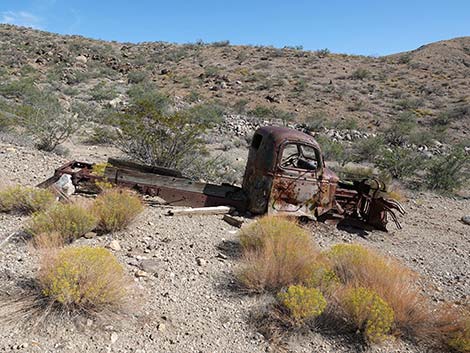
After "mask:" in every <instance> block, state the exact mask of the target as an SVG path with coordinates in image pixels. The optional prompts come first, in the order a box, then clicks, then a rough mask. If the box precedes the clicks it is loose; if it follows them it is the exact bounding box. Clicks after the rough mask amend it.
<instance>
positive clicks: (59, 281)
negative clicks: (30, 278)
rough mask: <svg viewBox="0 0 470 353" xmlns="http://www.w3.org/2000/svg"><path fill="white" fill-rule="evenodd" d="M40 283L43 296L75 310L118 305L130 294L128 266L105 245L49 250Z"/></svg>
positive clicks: (44, 257) (41, 269)
mask: <svg viewBox="0 0 470 353" xmlns="http://www.w3.org/2000/svg"><path fill="white" fill-rule="evenodd" d="M38 282H39V284H40V286H41V289H42V293H43V295H45V296H46V297H49V298H50V299H51V300H52V301H54V302H56V303H58V304H60V305H62V306H64V307H66V308H72V309H75V308H78V309H86V310H99V309H102V308H105V307H112V306H118V305H120V304H121V303H122V302H123V300H124V299H125V297H126V294H127V290H126V288H127V280H126V277H125V273H124V269H123V267H122V266H121V265H120V264H119V262H118V261H117V259H116V258H115V257H114V255H113V254H111V253H110V252H109V251H108V250H106V249H104V248H92V247H87V246H82V247H66V248H63V249H60V250H59V251H57V252H56V253H53V254H51V253H50V252H45V253H44V255H43V258H42V259H41V268H40V271H39V274H38Z"/></svg>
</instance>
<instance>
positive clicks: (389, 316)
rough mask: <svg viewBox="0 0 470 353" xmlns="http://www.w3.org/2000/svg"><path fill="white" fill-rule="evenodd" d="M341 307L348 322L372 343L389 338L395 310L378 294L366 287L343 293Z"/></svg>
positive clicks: (349, 289) (354, 288) (350, 289)
mask: <svg viewBox="0 0 470 353" xmlns="http://www.w3.org/2000/svg"><path fill="white" fill-rule="evenodd" d="M341 306H342V308H343V310H344V312H345V313H346V316H347V320H348V321H349V322H350V323H351V324H353V325H354V326H355V327H356V328H357V329H359V330H360V331H361V333H362V334H363V335H364V338H366V339H367V340H368V341H370V342H375V343H378V342H381V341H383V340H385V339H386V338H387V335H388V334H389V333H390V331H391V329H392V325H393V322H394V313H393V309H392V308H391V307H390V306H389V305H388V303H387V302H386V301H385V300H384V299H383V298H381V297H380V296H379V295H378V294H377V293H376V292H374V291H373V290H371V289H368V288H364V287H352V288H348V289H346V290H344V291H343V295H342V297H341Z"/></svg>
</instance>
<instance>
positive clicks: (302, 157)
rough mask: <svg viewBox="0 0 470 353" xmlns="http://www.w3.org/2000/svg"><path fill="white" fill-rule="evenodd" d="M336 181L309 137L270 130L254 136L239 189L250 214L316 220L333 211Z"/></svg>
mask: <svg viewBox="0 0 470 353" xmlns="http://www.w3.org/2000/svg"><path fill="white" fill-rule="evenodd" d="M338 181H339V178H338V177H337V176H336V174H335V173H334V172H333V171H331V170H330V169H328V168H327V167H326V166H325V163H324V160H323V155H322V152H321V148H320V146H319V144H318V143H317V142H316V141H315V139H314V138H313V137H312V136H310V135H308V134H306V133H303V132H301V131H297V130H292V129H288V128H283V127H272V126H269V127H262V128H259V129H258V130H256V132H255V134H254V135H253V139H252V142H251V146H250V149H249V154H248V161H247V164H246V169H245V174H244V177H243V186H242V188H243V191H244V192H245V194H246V195H247V199H248V205H247V209H248V211H250V212H252V213H253V214H263V213H268V214H287V215H292V216H306V217H308V218H316V217H318V216H320V215H322V214H324V213H326V212H328V211H329V210H331V209H332V208H334V207H335V192H336V188H337V185H338Z"/></svg>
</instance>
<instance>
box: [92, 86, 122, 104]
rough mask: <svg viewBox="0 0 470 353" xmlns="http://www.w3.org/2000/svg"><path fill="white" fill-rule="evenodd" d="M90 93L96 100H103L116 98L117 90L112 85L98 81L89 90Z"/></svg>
mask: <svg viewBox="0 0 470 353" xmlns="http://www.w3.org/2000/svg"><path fill="white" fill-rule="evenodd" d="M90 95H91V97H92V98H93V99H94V100H96V101H103V100H111V99H113V98H116V96H117V92H116V90H115V89H114V87H112V86H109V85H105V84H104V83H102V82H100V83H98V84H96V85H95V86H94V87H93V88H92V89H91V90H90Z"/></svg>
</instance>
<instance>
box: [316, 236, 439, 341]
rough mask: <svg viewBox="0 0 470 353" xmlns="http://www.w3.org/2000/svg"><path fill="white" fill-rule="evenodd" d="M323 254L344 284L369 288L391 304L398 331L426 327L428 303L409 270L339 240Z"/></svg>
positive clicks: (407, 332) (412, 332) (419, 331)
mask: <svg viewBox="0 0 470 353" xmlns="http://www.w3.org/2000/svg"><path fill="white" fill-rule="evenodd" d="M325 255H326V256H327V257H328V258H329V260H330V261H331V267H332V269H333V271H334V272H335V274H336V275H337V276H338V278H339V280H340V282H341V283H342V284H343V285H344V286H353V287H365V288H368V289H371V290H373V291H375V292H376V293H377V294H378V295H379V296H380V297H381V298H383V299H384V300H385V301H386V302H387V303H388V305H390V307H391V308H392V309H393V312H394V318H395V326H396V328H397V330H398V331H399V332H400V333H401V334H404V335H407V336H409V337H411V336H414V335H420V334H422V333H423V332H424V331H425V330H427V324H428V323H429V322H430V320H431V317H432V315H431V313H430V310H429V305H428V304H429V303H428V301H427V300H426V298H425V297H423V295H421V294H420V291H419V289H418V288H417V287H416V285H415V283H416V275H415V274H414V273H413V272H412V271H410V270H409V269H407V268H406V267H404V266H402V265H401V264H399V263H398V262H397V261H394V260H392V259H391V258H387V257H384V256H381V255H379V254H377V253H376V252H374V251H372V250H370V249H367V248H365V247H363V246H361V245H358V244H338V245H335V246H333V247H332V248H331V249H330V250H328V251H327V252H326V254H325Z"/></svg>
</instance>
